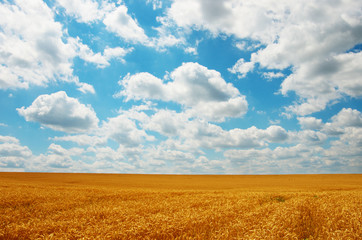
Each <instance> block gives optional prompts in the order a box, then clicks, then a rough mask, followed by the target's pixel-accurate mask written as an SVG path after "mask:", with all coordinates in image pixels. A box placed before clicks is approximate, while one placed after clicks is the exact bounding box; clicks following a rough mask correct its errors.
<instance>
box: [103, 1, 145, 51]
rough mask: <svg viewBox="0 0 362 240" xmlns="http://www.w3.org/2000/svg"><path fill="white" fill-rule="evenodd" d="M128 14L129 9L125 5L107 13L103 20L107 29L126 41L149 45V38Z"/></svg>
mask: <svg viewBox="0 0 362 240" xmlns="http://www.w3.org/2000/svg"><path fill="white" fill-rule="evenodd" d="M127 12H128V9H127V7H126V6H125V5H120V6H118V7H116V8H115V9H114V10H113V11H111V12H109V13H107V15H106V16H105V18H104V20H103V23H104V24H105V25H106V29H107V30H108V31H110V32H113V33H115V34H116V35H117V36H119V37H121V38H123V39H125V40H126V41H131V42H135V43H143V44H145V43H147V42H148V37H147V36H146V34H145V32H144V30H143V29H142V28H141V27H140V26H139V24H138V23H137V21H136V20H135V19H133V18H132V17H131V16H130V15H129V14H128V13H127Z"/></svg>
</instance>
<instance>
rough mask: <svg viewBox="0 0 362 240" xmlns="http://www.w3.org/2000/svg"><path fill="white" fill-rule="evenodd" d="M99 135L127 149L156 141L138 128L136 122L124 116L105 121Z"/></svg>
mask: <svg viewBox="0 0 362 240" xmlns="http://www.w3.org/2000/svg"><path fill="white" fill-rule="evenodd" d="M99 134H100V135H101V136H105V137H107V138H110V139H112V140H114V141H116V142H118V143H119V144H121V145H124V146H127V147H135V146H138V145H140V144H141V143H143V142H144V141H145V140H148V141H153V140H154V137H153V136H149V135H148V134H147V133H146V132H145V131H144V130H142V129H140V128H138V127H137V125H136V123H135V121H133V120H131V119H130V118H128V117H127V116H125V115H122V114H120V115H118V116H117V117H114V118H109V119H108V120H107V121H103V123H102V127H101V129H100V131H99Z"/></svg>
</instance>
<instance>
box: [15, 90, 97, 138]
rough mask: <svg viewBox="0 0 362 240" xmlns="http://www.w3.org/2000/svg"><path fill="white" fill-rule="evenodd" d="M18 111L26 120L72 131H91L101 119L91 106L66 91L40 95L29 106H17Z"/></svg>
mask: <svg viewBox="0 0 362 240" xmlns="http://www.w3.org/2000/svg"><path fill="white" fill-rule="evenodd" d="M17 111H18V113H19V114H20V115H21V116H23V117H24V118H25V120H26V121H31V122H39V123H40V124H41V125H43V126H46V127H49V128H51V129H53V130H57V131H64V132H70V133H72V132H85V131H91V130H92V129H94V128H96V127H97V125H98V121H99V120H98V118H97V116H96V113H95V112H94V110H93V109H92V108H91V107H90V106H86V105H84V104H81V103H80V102H79V101H78V100H77V99H75V98H71V97H68V96H67V94H66V93H65V92H64V91H60V92H56V93H53V94H50V95H46V94H45V95H40V96H39V97H37V98H36V99H35V100H34V102H33V103H32V104H31V105H30V106H29V107H27V108H25V107H21V108H17Z"/></svg>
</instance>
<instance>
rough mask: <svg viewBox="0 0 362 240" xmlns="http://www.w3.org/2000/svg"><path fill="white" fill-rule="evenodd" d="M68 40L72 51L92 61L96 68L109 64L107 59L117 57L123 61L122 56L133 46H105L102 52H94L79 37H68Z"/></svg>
mask: <svg viewBox="0 0 362 240" xmlns="http://www.w3.org/2000/svg"><path fill="white" fill-rule="evenodd" d="M68 42H69V43H70V44H71V45H72V47H73V48H74V51H75V52H76V53H77V55H78V56H79V58H81V59H83V60H84V61H86V62H90V63H94V64H96V65H97V67H98V68H105V67H108V66H109V65H110V63H109V61H110V60H112V59H118V60H120V61H121V62H125V61H124V56H126V55H127V54H128V53H130V52H132V51H133V48H128V49H125V48H121V47H115V48H109V47H106V48H105V49H104V50H103V54H102V53H99V52H98V53H94V52H93V50H92V49H90V48H89V46H88V45H85V44H83V43H82V42H81V40H80V39H79V37H77V38H68Z"/></svg>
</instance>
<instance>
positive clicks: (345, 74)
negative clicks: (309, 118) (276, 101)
mask: <svg viewBox="0 0 362 240" xmlns="http://www.w3.org/2000/svg"><path fill="white" fill-rule="evenodd" d="M321 6H323V7H321ZM167 16H168V18H169V19H170V21H171V20H172V21H174V22H175V23H176V24H177V25H178V26H180V27H183V28H185V29H186V32H188V31H189V29H195V30H199V29H203V30H208V31H210V32H211V33H212V34H214V35H215V36H216V35H219V34H227V35H234V36H235V37H236V38H239V39H248V40H250V41H254V43H255V44H258V43H260V44H261V45H260V46H262V47H260V49H259V50H258V51H257V52H255V53H253V54H252V55H251V62H250V63H248V65H245V64H246V63H244V62H242V64H239V65H240V66H238V65H235V66H234V67H235V69H234V72H238V70H239V72H240V76H241V77H243V76H245V75H246V73H247V72H248V71H251V70H252V69H253V68H252V67H251V66H252V65H253V64H254V63H258V64H259V67H260V68H267V69H279V70H282V69H285V68H288V67H290V69H291V70H292V74H291V75H290V76H288V77H287V78H286V79H285V80H284V82H283V84H282V86H281V92H282V93H283V94H287V92H288V91H294V92H295V93H296V94H297V95H298V96H299V97H300V98H301V101H300V103H298V104H296V105H294V106H293V105H292V106H290V107H289V108H287V110H288V111H290V112H294V113H296V114H298V115H307V114H311V113H313V112H317V111H321V110H323V109H325V107H326V105H327V104H330V103H334V102H335V100H338V99H340V98H342V97H343V95H348V96H352V97H360V96H361V95H362V90H361V89H362V87H361V81H360V76H361V72H362V67H361V66H362V64H361V62H362V60H361V56H362V54H361V52H350V53H346V51H348V50H349V49H351V48H353V47H354V46H355V45H357V44H359V43H361V41H362V35H361V32H362V31H361V26H362V11H361V3H360V1H357V0H343V1H338V2H333V1H322V2H315V1H308V2H300V1H296V0H295V1H279V2H278V4H275V2H273V1H270V0H262V1H252V0H246V1H233V0H223V1H212V2H210V1H205V0H195V1H194V0H187V1H186V0H176V1H174V2H173V3H172V5H171V7H170V8H169V9H168V10H167ZM237 47H239V48H241V49H242V50H245V49H246V48H248V46H247V44H246V42H238V43H237ZM231 70H232V69H231ZM279 76H280V77H281V75H279ZM279 76H278V77H279ZM266 77H268V75H267V76H266Z"/></svg>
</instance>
